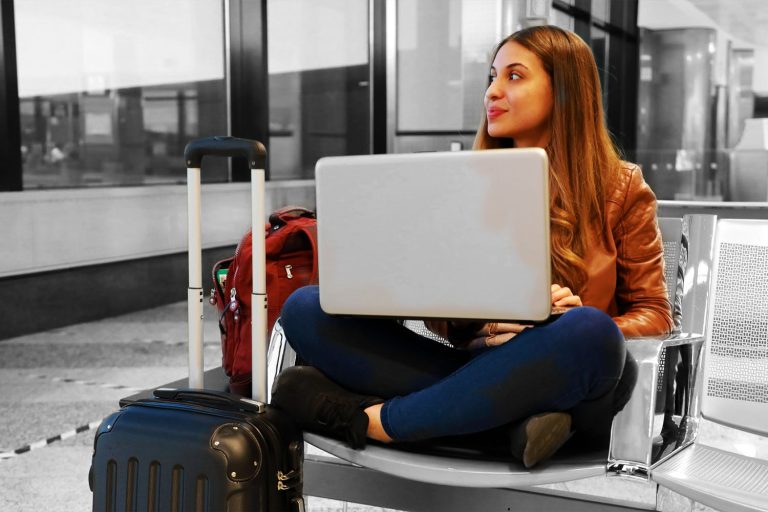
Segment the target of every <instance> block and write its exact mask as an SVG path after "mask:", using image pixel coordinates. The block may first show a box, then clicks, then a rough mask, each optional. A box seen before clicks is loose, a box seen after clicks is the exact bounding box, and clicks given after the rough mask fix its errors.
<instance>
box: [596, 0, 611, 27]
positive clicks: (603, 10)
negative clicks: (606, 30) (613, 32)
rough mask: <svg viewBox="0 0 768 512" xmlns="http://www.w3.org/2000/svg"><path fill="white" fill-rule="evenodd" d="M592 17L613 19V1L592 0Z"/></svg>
mask: <svg viewBox="0 0 768 512" xmlns="http://www.w3.org/2000/svg"><path fill="white" fill-rule="evenodd" d="M592 19H593V20H598V21H605V22H609V21H611V2H610V1H609V0H592Z"/></svg>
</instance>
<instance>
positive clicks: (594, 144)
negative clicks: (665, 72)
mask: <svg viewBox="0 0 768 512" xmlns="http://www.w3.org/2000/svg"><path fill="white" fill-rule="evenodd" d="M485 107H486V115H485V117H484V119H483V122H482V125H481V126H480V128H479V130H478V132H477V136H476V138H475V144H474V149H477V150H481V149H490V148H502V147H518V148H520V147H540V148H544V149H545V150H546V151H547V154H548V156H549V162H550V194H551V215H550V217H551V237H552V238H551V246H552V276H553V282H554V283H557V284H553V286H552V303H553V305H555V306H565V307H568V308H569V309H568V311H567V312H566V313H565V314H563V315H562V316H561V317H560V318H559V319H557V320H556V321H554V322H551V323H549V324H546V325H543V326H537V327H532V326H526V325H519V324H503V323H489V324H482V323H472V322H437V321H433V322H428V323H427V326H428V327H429V328H430V329H431V330H433V331H434V332H436V333H439V334H441V335H442V336H443V337H445V338H447V339H448V340H449V341H450V342H451V343H452V344H453V345H454V348H451V347H448V346H444V345H440V344H437V343H435V342H432V341H429V340H427V339H425V338H423V337H421V336H418V335H417V334H414V333H412V332H411V331H408V330H407V329H405V328H404V327H402V326H401V325H399V324H397V323H396V322H394V321H391V320H381V319H368V318H352V317H331V316H328V315H326V314H324V313H323V312H322V310H321V309H320V306H319V300H318V290H317V288H316V287H307V288H303V289H300V290H298V291H297V292H296V293H295V294H294V295H292V296H291V297H290V298H289V299H288V301H287V302H286V304H285V305H284V308H283V312H282V324H283V327H284V329H285V332H286V335H287V337H288V339H289V341H290V343H291V345H292V346H293V347H294V349H295V350H296V352H297V353H298V355H299V356H300V358H301V359H302V360H303V361H305V362H307V364H308V365H310V366H304V367H294V368H290V369H288V370H286V371H284V372H283V373H282V374H281V375H280V377H279V379H278V381H277V383H276V386H275V391H274V394H273V403H274V404H275V405H277V406H278V407H281V408H283V409H285V410H286V411H288V413H289V414H290V415H292V416H293V418H294V419H295V420H296V421H297V423H299V424H300V425H301V426H303V427H304V428H306V429H308V430H314V431H318V432H322V433H325V434H328V435H333V436H336V437H340V438H343V439H346V440H347V442H349V444H351V445H352V446H353V447H356V448H359V447H362V446H365V443H366V439H368V438H370V439H374V440H377V441H380V442H385V443H387V442H392V441H401V442H402V441H418V440H421V439H428V438H434V437H441V436H454V435H459V434H469V433H474V432H483V433H484V434H481V436H486V437H487V436H490V435H491V434H489V433H488V432H489V431H490V430H491V429H495V430H493V433H494V436H496V437H498V434H499V433H500V432H501V433H503V434H504V435H506V436H507V441H506V442H507V443H508V446H509V448H510V451H511V453H512V454H513V455H515V456H516V457H517V458H518V459H520V460H521V461H522V462H523V463H524V464H525V466H526V467H532V466H534V465H535V464H537V463H538V462H540V461H542V460H544V459H546V458H548V457H549V456H551V455H552V454H553V453H554V452H555V451H556V450H557V449H558V448H559V447H560V446H561V445H562V444H563V443H564V442H565V441H567V440H568V438H569V437H570V435H571V434H572V433H573V431H575V432H576V434H577V436H581V437H582V438H583V439H585V440H587V439H591V440H595V439H596V440H598V441H599V442H605V440H606V439H607V436H608V435H609V432H610V424H611V419H612V417H613V415H614V414H615V413H616V412H618V410H620V409H621V407H623V406H624V404H625V403H626V401H627V400H628V398H629V394H630V392H631V387H632V386H633V385H634V378H635V375H636V374H634V373H633V372H632V371H631V370H632V369H631V368H628V369H627V370H626V371H625V362H626V361H627V358H626V349H625V346H624V338H625V337H630V336H651V335H659V334H663V333H666V332H669V331H670V330H671V327H672V320H671V315H670V306H669V303H668V300H667V292H666V287H665V282H664V263H663V249H662V244H661V237H660V234H659V230H658V226H657V222H656V214H655V207H656V199H655V197H654V195H653V192H652V191H651V190H650V188H649V187H648V186H647V185H646V183H645V182H644V181H643V178H642V174H641V172H640V170H639V169H638V168H637V167H636V166H634V165H632V164H627V163H624V162H622V161H621V159H620V158H619V156H618V154H617V152H616V149H615V148H614V146H613V144H612V143H611V140H610V137H609V135H608V132H607V130H606V127H605V124H604V118H603V110H602V101H601V93H600V83H599V79H598V73H597V67H596V65H595V61H594V58H593V56H592V53H591V51H590V49H589V47H588V46H587V45H586V44H585V43H584V41H582V40H581V39H580V38H579V37H578V36H576V35H575V34H573V33H570V32H567V31H565V30H562V29H559V28H557V27H552V26H541V27H532V28H528V29H525V30H521V31H519V32H516V33H515V34H513V35H511V36H509V37H508V38H506V39H504V40H503V41H501V43H500V44H499V45H498V46H497V48H496V51H495V53H494V58H493V63H492V66H491V70H490V83H489V86H488V89H487V91H486V94H485ZM622 375H623V377H622ZM358 393H359V394H358ZM497 427H500V428H497ZM486 434H487V435H486ZM496 437H494V438H496Z"/></svg>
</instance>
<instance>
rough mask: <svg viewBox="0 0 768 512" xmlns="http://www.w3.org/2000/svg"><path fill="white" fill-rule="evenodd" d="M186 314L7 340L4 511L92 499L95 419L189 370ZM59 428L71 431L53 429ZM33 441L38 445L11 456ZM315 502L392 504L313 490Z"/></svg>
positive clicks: (594, 488) (651, 491) (750, 446)
mask: <svg viewBox="0 0 768 512" xmlns="http://www.w3.org/2000/svg"><path fill="white" fill-rule="evenodd" d="M186 315H187V314H186V304H184V303H179V304H172V305H169V306H164V307H160V308H156V309H152V310H147V311H142V312H139V313H134V314H129V315H124V316H121V317H116V318H111V319H107V320H103V321H99V322H91V323H87V324H80V325H76V326H71V327H66V328H62V329H56V330H53V331H48V332H44V333H40V334H34V335H29V336H24V337H19V338H14V339H9V340H4V341H0V511H9V512H22V511H25V512H26V511H29V512H33V511H34V512H37V511H50V512H56V511H61V512H72V511H87V510H90V509H91V493H90V490H89V489H88V469H89V467H90V459H91V455H92V443H93V434H94V431H93V426H94V425H96V424H97V422H98V421H99V420H101V418H103V417H104V416H106V415H107V414H109V413H110V412H111V411H113V410H115V409H116V408H117V402H118V400H119V399H120V398H121V397H123V396H126V395H129V394H132V393H133V392H134V391H135V390H138V389H146V388H151V387H157V386H160V385H162V384H165V383H168V382H171V381H173V380H176V379H180V378H183V377H185V376H186V372H187V369H186V364H187V356H186V339H187V332H186ZM206 316H207V319H206V323H205V327H204V339H205V358H206V362H205V365H206V368H210V367H214V366H217V365H218V364H219V363H220V361H219V358H220V350H219V335H218V330H217V327H216V325H215V323H214V321H213V320H211V319H210V318H209V317H213V316H214V315H212V314H210V312H208V311H207V312H206ZM89 425H90V428H89ZM709 427H711V426H709ZM709 427H708V428H707V429H705V431H704V432H703V434H702V436H703V437H704V438H706V439H707V440H708V441H709V442H711V443H713V444H719V445H731V446H735V447H736V448H737V449H741V450H743V451H745V452H748V453H747V454H749V455H752V456H759V457H763V458H768V441H766V440H765V439H764V438H762V439H760V438H756V437H755V436H752V437H745V438H743V439H739V438H733V437H731V436H730V435H729V436H726V434H725V431H724V430H723V429H717V428H709ZM77 430H82V432H76V431H77ZM61 434H63V436H62V437H64V438H65V439H63V440H52V439H51V438H54V437H55V436H58V435H61ZM46 440H48V441H46ZM33 443H34V445H35V446H34V449H32V450H30V451H28V452H25V453H21V454H18V455H14V456H7V455H8V454H9V453H12V452H14V450H17V449H19V448H22V447H24V446H28V445H30V444H33ZM3 454H4V455H3ZM550 489H552V490H553V491H563V492H568V493H584V494H590V495H595V494H597V495H605V496H612V497H614V498H616V499H618V500H624V501H626V500H627V499H630V500H631V501H633V502H634V503H636V506H637V507H639V508H651V509H652V508H654V505H656V506H657V507H660V508H661V509H663V510H673V511H678V510H679V511H687V510H696V511H703V510H709V509H707V508H706V507H703V506H701V505H698V504H694V503H691V502H690V501H688V500H686V499H684V498H682V497H680V496H677V495H674V494H673V493H669V492H660V493H659V494H658V496H657V494H656V490H655V486H649V485H631V484H626V485H618V484H616V481H615V479H611V482H608V481H607V480H606V479H605V478H597V479H589V480H583V481H576V482H570V483H568V484H561V485H558V486H550ZM657 498H658V499H657ZM308 510H310V511H314V512H321V511H322V512H330V511H348V512H352V511H355V512H373V511H377V512H381V511H383V510H385V509H381V508H374V507H369V506H364V505H357V504H351V503H342V502H338V501H334V500H327V499H321V498H313V497H309V498H308Z"/></svg>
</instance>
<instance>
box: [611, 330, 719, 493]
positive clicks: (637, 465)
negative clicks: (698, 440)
mask: <svg viewBox="0 0 768 512" xmlns="http://www.w3.org/2000/svg"><path fill="white" fill-rule="evenodd" d="M703 342H704V336H703V335H702V334H694V333H673V334H670V335H668V336H664V337H658V338H630V339H628V340H627V350H629V353H630V354H631V356H632V358H633V359H634V360H635V362H636V363H637V367H638V375H637V383H636V384H635V387H634V389H633V391H632V395H631V397H630V399H629V402H627V404H626V405H625V406H624V409H622V410H621V411H620V412H619V413H618V414H617V415H616V417H615V418H614V420H613V426H612V429H611V443H610V448H609V451H608V469H609V471H612V472H614V473H619V474H624V475H633V476H640V477H643V478H647V477H648V474H649V470H650V468H651V466H652V465H654V464H656V463H657V462H659V460H654V459H655V458H659V457H660V456H661V455H659V454H654V451H653V442H654V431H656V430H657V429H655V428H654V426H655V425H654V422H656V421H662V420H663V418H662V419H660V418H658V417H657V416H656V400H657V397H658V392H657V388H658V377H659V365H660V358H661V353H662V350H663V349H665V348H670V347H677V346H689V347H690V348H691V349H690V350H686V351H685V353H684V354H681V355H683V357H685V358H687V359H688V363H689V365H690V366H689V367H690V369H691V370H690V372H689V375H688V383H687V384H688V393H689V395H688V396H689V397H692V396H696V393H695V389H694V387H695V382H696V368H697V366H698V360H699V355H700V354H701V348H702V345H703ZM695 406H696V404H695V401H694V400H688V404H687V407H686V409H687V410H684V411H683V417H684V418H685V421H686V425H685V426H684V427H685V429H686V431H685V437H684V438H683V439H680V440H679V442H677V443H676V449H675V452H676V451H677V450H678V449H681V448H683V447H684V446H687V445H688V444H690V443H691V442H692V441H693V438H694V437H695V435H696V421H695V418H696V417H697V414H696V413H695V411H692V410H690V409H692V408H694V407H695ZM673 453H674V452H673ZM669 455H671V453H664V454H663V457H664V458H666V457H668V456H669Z"/></svg>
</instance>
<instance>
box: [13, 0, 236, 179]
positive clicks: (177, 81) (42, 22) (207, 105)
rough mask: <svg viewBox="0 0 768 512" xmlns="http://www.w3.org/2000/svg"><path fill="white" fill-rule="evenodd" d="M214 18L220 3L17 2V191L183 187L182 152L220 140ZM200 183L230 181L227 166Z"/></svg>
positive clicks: (217, 22) (220, 44)
mask: <svg viewBox="0 0 768 512" xmlns="http://www.w3.org/2000/svg"><path fill="white" fill-rule="evenodd" d="M223 14H224V7H223V2H222V0H134V1H132V2H121V1H118V0H68V1H67V2H60V1H58V0H24V1H21V2H15V23H16V50H17V67H18V84H19V111H20V117H21V151H22V160H23V164H22V167H23V182H24V188H25V189H34V188H61V187H88V186H114V185H150V184H162V183H175V182H179V181H183V180H184V179H185V165H184V161H183V157H182V154H183V148H184V145H185V144H186V142H187V141H188V140H189V139H190V138H193V137H198V136H205V135H214V134H222V133H226V132H227V129H228V126H227V101H226V83H225V76H224V75H225V65H224V19H223ZM41 34H44V35H45V37H41ZM206 171H207V172H206V173H205V176H204V179H205V180H206V181H226V180H227V179H228V175H227V166H226V163H225V162H222V163H216V162H214V163H212V164H211V165H207V167H206Z"/></svg>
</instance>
